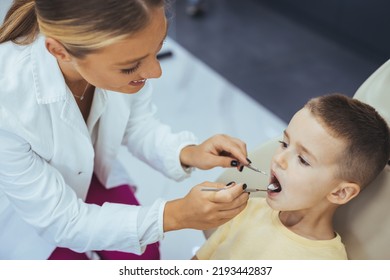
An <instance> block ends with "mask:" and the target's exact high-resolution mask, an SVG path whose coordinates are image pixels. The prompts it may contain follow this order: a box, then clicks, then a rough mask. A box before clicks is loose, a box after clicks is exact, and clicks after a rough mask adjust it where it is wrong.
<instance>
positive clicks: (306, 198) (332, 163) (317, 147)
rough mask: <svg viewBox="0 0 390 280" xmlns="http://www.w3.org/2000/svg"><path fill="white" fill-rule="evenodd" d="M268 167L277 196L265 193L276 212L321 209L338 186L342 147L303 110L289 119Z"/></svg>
mask: <svg viewBox="0 0 390 280" xmlns="http://www.w3.org/2000/svg"><path fill="white" fill-rule="evenodd" d="M280 142H281V143H280V146H279V148H278V149H277V151H276V153H275V155H274V157H273V159H272V164H271V179H270V182H271V183H274V184H276V185H278V184H279V185H280V187H281V190H280V192H268V195H267V202H268V204H269V205H270V206H271V207H272V208H273V209H275V210H280V211H294V210H308V209H312V208H314V207H321V205H322V204H323V203H326V201H327V200H326V196H327V194H328V193H330V192H331V190H332V189H334V188H335V187H337V185H338V184H339V183H341V180H340V179H337V178H336V176H335V175H336V174H337V172H336V171H337V170H338V160H339V158H340V156H341V155H342V152H343V151H344V149H345V148H346V147H345V143H344V142H343V141H342V140H340V139H337V138H334V137H333V136H332V135H331V134H329V132H328V129H327V128H325V127H324V126H323V125H322V124H321V123H320V122H318V121H317V119H316V118H315V117H314V116H313V115H312V114H311V113H310V111H309V110H308V109H306V108H303V109H302V110H300V111H299V112H297V113H296V114H295V115H294V117H293V118H292V119H291V121H290V123H289V125H288V127H287V129H286V130H285V132H284V137H283V140H282V141H280Z"/></svg>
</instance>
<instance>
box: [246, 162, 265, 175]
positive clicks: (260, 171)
mask: <svg viewBox="0 0 390 280" xmlns="http://www.w3.org/2000/svg"><path fill="white" fill-rule="evenodd" d="M244 166H246V167H248V168H249V169H252V170H253V171H256V172H259V173H261V174H264V175H267V173H265V172H264V171H262V170H260V169H258V168H256V167H254V166H253V165H251V164H248V165H244Z"/></svg>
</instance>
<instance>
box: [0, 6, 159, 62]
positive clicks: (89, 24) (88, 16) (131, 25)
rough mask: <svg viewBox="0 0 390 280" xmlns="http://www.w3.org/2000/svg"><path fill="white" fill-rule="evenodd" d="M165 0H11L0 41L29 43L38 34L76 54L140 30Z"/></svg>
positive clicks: (82, 53)
mask: <svg viewBox="0 0 390 280" xmlns="http://www.w3.org/2000/svg"><path fill="white" fill-rule="evenodd" d="M164 4H165V1H164V0H82V1H80V0H14V2H13V4H12V6H11V8H10V9H9V11H8V12H7V14H6V17H5V21H4V24H3V25H2V26H1V27H0V43H3V42H7V41H13V42H14V43H16V44H30V43H32V42H33V41H34V40H35V38H36V37H37V35H38V34H39V33H42V34H43V35H45V36H47V37H51V38H54V39H56V40H58V41H59V42H61V43H62V44H63V46H64V47H65V48H66V49H67V50H68V51H69V53H71V54H72V55H74V56H76V57H79V58H81V57H83V56H85V55H86V54H88V53H91V52H94V51H96V50H98V49H100V48H103V47H105V46H107V45H110V44H112V43H113V42H116V41H118V40H121V39H122V38H125V37H127V36H129V35H131V34H132V33H135V32H137V31H140V30H142V29H143V28H144V27H145V26H146V24H147V23H148V22H149V20H150V10H151V9H153V8H158V7H163V6H164Z"/></svg>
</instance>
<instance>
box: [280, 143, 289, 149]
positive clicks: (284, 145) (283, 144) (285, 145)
mask: <svg viewBox="0 0 390 280" xmlns="http://www.w3.org/2000/svg"><path fill="white" fill-rule="evenodd" d="M279 143H280V144H281V146H282V148H284V149H285V148H287V147H288V145H287V143H286V142H284V141H279Z"/></svg>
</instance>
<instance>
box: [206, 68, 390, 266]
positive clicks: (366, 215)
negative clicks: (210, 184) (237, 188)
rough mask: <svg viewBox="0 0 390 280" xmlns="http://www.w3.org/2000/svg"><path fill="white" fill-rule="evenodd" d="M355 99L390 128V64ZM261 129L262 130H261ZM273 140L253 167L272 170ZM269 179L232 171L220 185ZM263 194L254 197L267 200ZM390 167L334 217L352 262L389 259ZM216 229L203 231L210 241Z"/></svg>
mask: <svg viewBox="0 0 390 280" xmlns="http://www.w3.org/2000/svg"><path fill="white" fill-rule="evenodd" d="M354 98H356V99H358V100H360V101H363V102H365V103H367V104H370V105H371V106H373V107H374V108H375V109H377V111H378V112H379V113H380V114H381V115H382V116H383V118H385V119H386V121H387V122H388V123H389V124H390V61H389V62H387V63H385V64H384V65H383V66H382V67H381V68H379V69H378V70H377V71H376V72H375V73H373V74H372V75H371V76H370V77H369V78H368V79H367V80H366V81H365V82H364V84H363V85H362V86H361V87H360V88H359V89H358V91H357V92H356V93H355V95H354ZM259 129H260V128H259ZM278 140H280V139H279V138H277V139H272V140H270V141H268V142H267V143H264V144H262V145H260V146H258V147H257V148H255V149H254V150H253V151H251V152H250V153H249V156H248V157H249V158H250V159H251V160H252V163H253V165H254V166H256V167H258V168H259V169H261V170H269V166H270V162H271V158H272V156H273V154H274V151H275V150H276V148H277V147H278V145H279V143H278ZM268 180H269V178H268V176H263V175H261V174H259V173H255V172H253V171H251V170H249V169H248V168H244V170H243V171H242V172H238V171H237V170H236V169H229V170H227V171H225V172H224V173H222V174H221V176H220V177H219V178H218V179H217V181H218V182H222V183H228V182H231V181H235V182H243V183H246V184H247V185H248V188H256V187H263V188H266V187H267V185H268ZM264 195H265V194H264V193H263V192H257V193H251V197H252V196H264ZM389 214H390V165H389V164H387V166H386V167H385V169H384V170H383V171H382V173H381V174H380V175H379V176H378V177H377V178H376V180H375V181H373V182H372V183H371V184H370V185H369V186H367V188H365V189H364V190H363V191H362V192H361V193H360V194H359V196H357V197H356V198H355V199H353V200H352V201H350V202H349V203H348V204H346V205H343V206H341V207H340V208H339V209H338V210H337V213H336V216H335V223H334V226H335V229H336V231H337V232H338V233H339V234H340V235H341V237H342V240H343V242H344V244H345V246H346V250H347V254H348V258H349V259H354V260H373V259H375V260H379V259H387V260H389V259H390V216H389ZM214 230H215V229H211V230H207V231H204V234H205V236H206V238H208V237H209V236H210V235H211V234H212V232H213V231H214Z"/></svg>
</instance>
